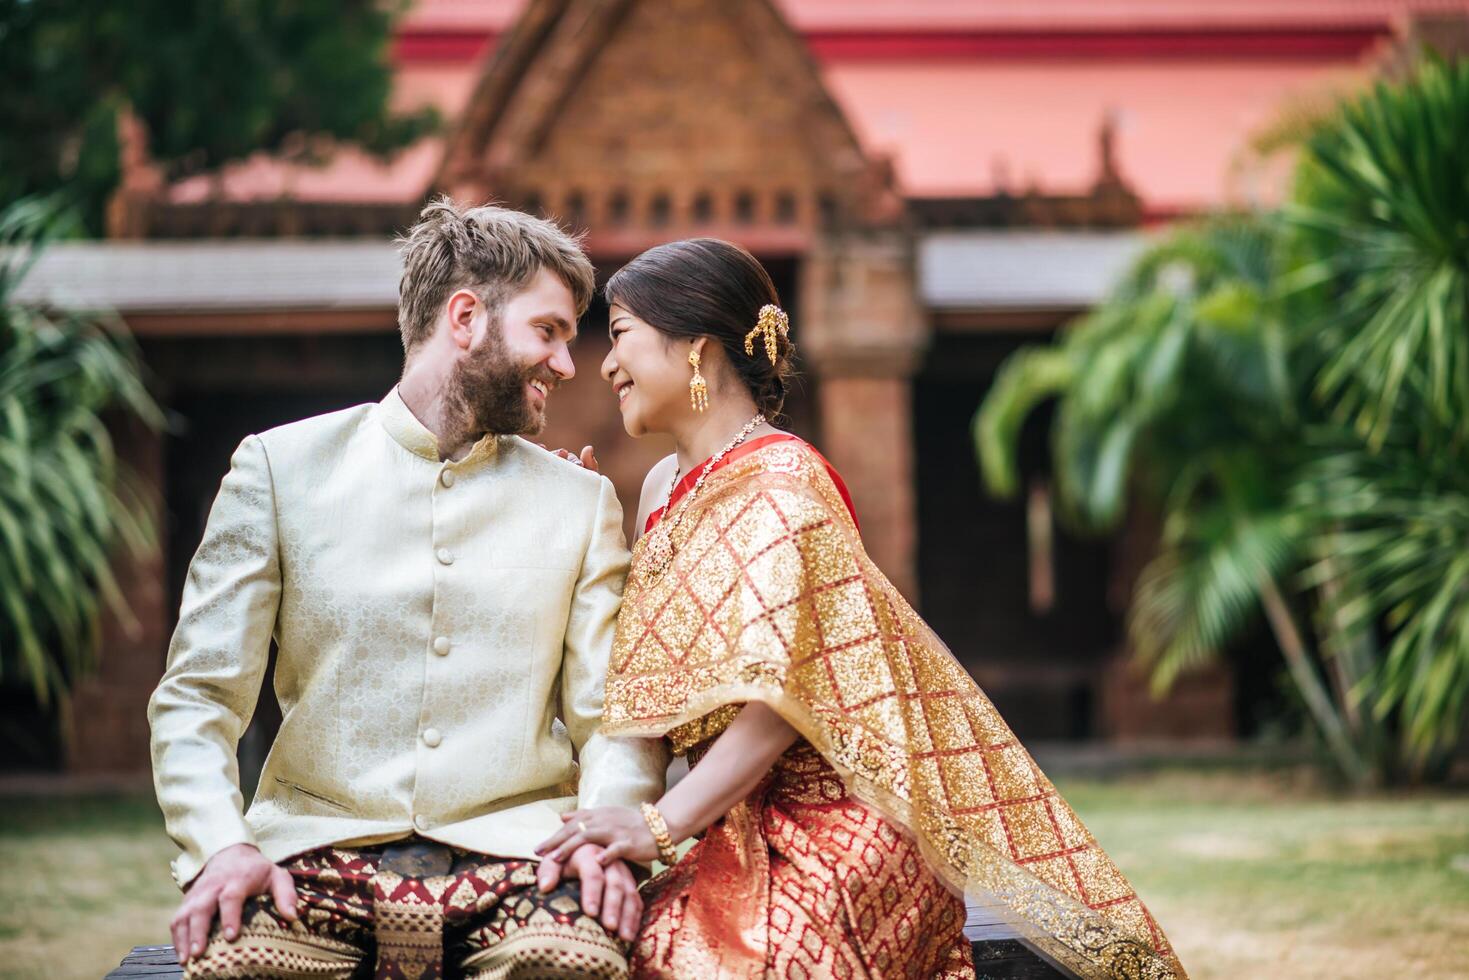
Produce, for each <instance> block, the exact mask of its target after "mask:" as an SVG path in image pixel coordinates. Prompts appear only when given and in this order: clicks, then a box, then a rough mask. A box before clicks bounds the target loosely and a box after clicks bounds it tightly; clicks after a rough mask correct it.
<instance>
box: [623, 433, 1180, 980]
mask: <svg viewBox="0 0 1469 980" xmlns="http://www.w3.org/2000/svg"><path fill="white" fill-rule="evenodd" d="M699 469H702V468H699ZM697 471H698V470H697V469H696V471H695V472H697ZM692 482H693V481H692V479H688V480H685V481H684V482H683V483H682V484H680V486H679V487H677V488H675V491H674V495H673V497H672V498H671V500H670V503H669V508H670V509H672V510H674V511H676V510H677V509H678V508H679V507H680V506H683V507H686V508H687V512H686V513H685V514H684V515H683V517H682V518H681V519H680V520H679V521H678V522H677V523H676V525H674V524H669V525H664V526H661V527H660V526H659V522H660V521H661V519H662V517H663V514H662V513H661V512H659V513H655V514H653V515H652V516H651V517H650V518H649V527H650V530H649V532H648V533H647V534H645V535H644V536H643V538H642V539H641V540H639V542H638V544H637V546H636V547H635V548H634V549H633V560H632V569H631V572H630V574H629V576H628V581H627V589H626V592H625V594H624V596H623V606H622V613H621V617H620V619H619V622H618V629H617V639H616V642H615V645H614V647H613V653H612V659H611V665H610V669H609V673H608V679H607V693H606V701H605V707H604V712H605V714H604V721H603V729H604V731H605V732H606V733H607V734H610V735H641V736H659V735H662V736H666V737H667V738H668V739H669V740H670V742H671V743H672V746H673V749H674V751H675V752H678V753H688V754H689V755H690V757H691V758H690V761H691V763H694V764H697V757H698V756H699V754H700V753H701V752H702V750H703V749H704V748H705V747H706V746H707V745H708V744H709V743H710V742H711V741H712V740H713V739H714V738H716V737H717V736H718V735H719V733H720V732H722V731H723V730H724V728H725V727H726V726H727V725H728V724H729V722H730V721H731V720H732V719H733V718H734V716H735V714H736V713H737V712H738V710H739V708H740V706H741V705H743V704H745V703H747V702H750V701H760V702H762V703H764V704H766V705H768V706H769V707H770V708H771V709H773V710H774V711H776V712H778V713H779V714H780V715H781V717H782V718H784V719H785V720H786V721H787V722H789V723H790V724H791V725H792V726H793V727H794V728H795V729H796V730H797V732H799V733H800V735H801V738H800V739H799V740H798V741H797V742H796V743H795V745H794V746H792V748H791V749H790V750H788V751H787V752H786V753H785V754H784V755H783V756H782V757H781V758H780V759H778V760H777V762H776V764H775V766H774V767H772V770H771V772H770V773H769V775H767V776H766V777H765V779H764V780H762V782H761V783H760V785H759V786H758V787H757V788H756V789H755V790H754V791H753V792H752V793H751V794H750V796H749V797H747V798H746V799H745V800H743V801H742V802H741V803H739V804H738V805H736V806H735V807H734V808H733V809H732V810H731V811H730V812H729V814H727V815H726V816H725V817H723V818H722V819H721V820H720V821H719V822H717V823H716V824H714V825H713V826H712V827H710V828H709V830H708V831H707V832H706V833H705V835H704V838H703V839H702V840H701V841H700V842H699V843H698V844H696V845H695V846H694V847H693V848H692V849H691V850H690V851H689V853H688V854H687V855H685V857H684V858H683V860H681V861H680V862H679V863H678V865H677V866H675V867H674V868H672V869H670V870H669V871H667V872H665V873H664V874H662V875H660V876H659V877H658V878H655V879H654V880H653V881H651V882H649V884H648V885H647V886H646V889H645V900H646V908H647V911H646V913H645V918H644V923H643V929H642V933H641V935H640V937H639V939H638V944H637V947H636V949H635V950H634V953H633V975H634V976H635V977H649V978H651V977H679V978H688V977H700V978H704V977H709V978H713V977H721V978H722V977H731V978H733V977H767V976H776V977H800V976H809V977H813V978H814V977H827V976H836V977H841V976H854V977H855V976H862V977H879V978H888V977H914V978H918V977H926V978H927V977H972V976H973V975H974V974H973V967H972V965H971V963H970V959H969V951H968V944H967V943H966V942H965V941H964V938H963V935H962V931H961V930H962V927H963V922H964V905H963V902H962V901H961V899H960V898H959V896H960V895H962V894H966V893H967V894H969V895H970V896H973V897H974V898H975V899H976V900H977V901H979V902H981V903H983V904H986V905H988V906H990V907H991V908H992V909H994V910H995V911H997V912H999V913H1000V914H1002V915H1003V916H1004V917H1005V918H1006V919H1007V921H1009V922H1010V924H1011V925H1012V926H1013V927H1014V929H1015V930H1016V932H1017V933H1018V934H1019V935H1020V936H1021V938H1022V939H1024V940H1025V941H1026V942H1027V943H1028V944H1030V945H1031V946H1032V947H1033V948H1034V949H1036V950H1037V951H1038V952H1040V953H1042V954H1043V955H1045V956H1046V957H1048V958H1049V959H1051V960H1052V961H1053V962H1055V963H1057V964H1059V965H1060V966H1062V967H1064V968H1066V969H1068V970H1070V971H1071V972H1072V973H1074V974H1076V975H1077V976H1080V977H1086V978H1091V977H1106V978H1149V980H1154V978H1156V980H1164V978H1178V980H1186V975H1185V973H1184V970H1183V967H1182V966H1181V965H1180V964H1179V962H1178V958H1177V956H1176V955H1175V954H1174V952H1173V949H1172V947H1171V946H1170V945H1169V943H1168V940H1167V938H1166V937H1165V936H1164V935H1163V932H1162V930H1161V929H1160V928H1159V927H1158V924H1157V923H1156V922H1155V921H1154V919H1153V917H1152V915H1151V914H1149V912H1148V910H1147V908H1146V907H1145V906H1144V905H1143V903H1142V901H1141V900H1140V899H1139V898H1138V896H1137V894H1136V893H1135V892H1134V891H1133V889H1132V886H1131V885H1130V884H1129V883H1128V881H1127V879H1126V878H1125V877H1123V875H1122V873H1121V872H1120V871H1119V870H1118V869H1117V867H1116V866H1115V865H1114V864H1113V863H1112V861H1111V860H1110V859H1109V858H1108V857H1107V855H1106V854H1105V853H1104V852H1103V851H1102V849H1101V847H1100V846H1098V844H1097V842H1096V841H1095V839H1093V837H1092V836H1091V834H1090V833H1089V832H1088V831H1087V829H1086V828H1085V827H1084V826H1082V824H1081V821H1080V820H1078V819H1077V817H1076V815H1075V814H1074V813H1073V812H1072V811H1071V808H1070V807H1069V806H1068V805H1067V804H1066V802H1065V800H1063V799H1062V798H1061V796H1060V795H1059V794H1058V793H1057V792H1056V789H1055V787H1053V786H1052V785H1051V783H1050V781H1049V780H1048V779H1046V777H1045V776H1044V775H1043V774H1042V773H1041V771H1040V769H1039V768H1038V767H1037V766H1036V764H1035V762H1034V761H1033V760H1032V759H1031V757H1030V755H1029V753H1027V752H1026V751H1025V749H1024V747H1023V746H1021V744H1020V743H1019V741H1018V740H1017V739H1016V738H1015V736H1014V734H1013V733H1012V732H1011V731H1010V729H1009V727H1008V726H1007V725H1006V724H1005V722H1004V720H1003V719H1002V718H1001V717H1000V716H999V713H998V712H996V711H995V709H994V706H993V705H991V704H990V701H989V699H988V698H987V697H985V695H984V693H983V692H982V691H981V690H980V689H979V687H978V686H977V685H976V684H975V683H974V681H973V679H972V678H970V676H969V674H968V673H967V672H966V671H965V670H964V668H963V667H961V666H960V665H959V663H958V662H957V661H956V660H955V659H954V657H953V655H952V654H950V652H949V650H948V648H947V647H945V646H944V644H943V643H942V641H940V640H939V639H938V637H937V636H935V635H934V634H933V632H932V631H931V630H930V629H929V628H928V626H927V625H926V624H925V623H924V622H923V621H922V619H920V618H919V616H918V614H917V613H916V612H914V611H913V609H912V607H911V606H909V605H908V603H907V602H906V601H905V600H904V599H903V597H902V596H901V595H900V594H899V593H898V592H897V590H896V589H894V588H893V586H892V585H891V583H889V582H888V580H887V579H886V577H884V576H883V574H882V572H881V571H879V570H878V569H877V567H876V566H875V565H874V564H873V563H872V561H871V559H870V558H868V556H867V554H866V552H865V550H864V549H863V547H862V542H861V538H860V536H859V532H858V527H857V522H856V519H855V517H854V515H853V513H852V510H851V503H850V499H849V498H848V496H847V494H846V490H845V488H844V487H843V486H842V483H841V479H840V477H839V476H838V475H837V474H836V473H835V471H834V470H832V469H831V467H830V465H829V464H828V463H826V461H825V460H824V459H822V458H821V456H820V455H819V454H818V453H817V452H816V451H815V450H814V449H812V448H811V447H810V446H809V445H807V444H806V443H804V442H802V441H800V440H799V439H796V438H794V437H791V436H786V435H783V434H782V435H772V436H766V437H764V438H761V439H757V440H754V441H752V442H749V443H746V444H745V445H743V446H741V447H740V448H739V449H737V450H735V451H734V452H732V453H730V454H729V455H728V456H726V457H725V459H724V460H722V461H721V463H720V464H719V466H718V467H717V468H715V469H714V470H711V472H710V473H709V476H708V477H707V479H706V480H705V483H704V486H703V489H702V490H701V491H700V492H699V493H698V494H697V495H695V496H693V497H692V498H688V499H686V498H687V494H688V488H689V487H690V486H691V485H692ZM670 529H671V530H672V540H671V544H672V548H673V557H672V559H671V560H668V561H664V560H660V559H658V558H657V557H656V555H657V553H658V552H659V551H660V550H663V549H661V548H660V547H659V546H658V545H657V544H654V545H653V547H651V548H650V542H651V541H653V540H654V539H655V538H656V536H657V535H658V534H667V533H668V532H669V531H670ZM664 554H666V551H664ZM650 555H651V556H650Z"/></svg>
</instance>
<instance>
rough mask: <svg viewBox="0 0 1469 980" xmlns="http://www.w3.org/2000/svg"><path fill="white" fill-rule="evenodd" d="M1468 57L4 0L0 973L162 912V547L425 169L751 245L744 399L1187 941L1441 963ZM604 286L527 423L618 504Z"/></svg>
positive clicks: (275, 391)
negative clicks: (563, 449)
mask: <svg viewBox="0 0 1469 980" xmlns="http://www.w3.org/2000/svg"><path fill="white" fill-rule="evenodd" d="M1466 56H1469V0H1437V2H1429V0H1268V2H1267V0H1188V2H1184V0H1105V2H1104V0H1030V2H1026V3H1019V2H1009V0H985V2H979V0H970V2H961V0H901V2H898V0H417V2H411V3H404V4H388V3H375V4H364V3H360V2H355V0H314V2H310V3H291V4H280V3H273V2H268V0H247V2H239V3H231V4H205V3H189V2H162V0H144V2H139V3H134V4H128V5H115V4H104V3H101V2H99V0H57V2H48V3H37V2H34V0H0V66H3V68H0V72H3V77H4V80H5V85H4V92H0V207H3V208H4V210H3V213H0V304H3V306H0V308H3V319H0V747H3V749H4V751H3V753H0V802H3V808H4V812H3V815H0V859H3V861H4V862H5V863H6V864H7V865H8V866H11V867H19V868H20V869H21V872H22V873H21V875H20V879H19V880H20V881H21V888H22V894H21V896H20V900H19V901H17V902H16V903H14V904H13V905H12V906H11V907H10V909H9V910H5V911H0V976H96V975H100V974H101V973H102V972H105V971H106V970H107V969H109V968H110V967H111V966H114V965H115V964H116V963H117V961H118V960H119V959H120V958H121V957H122V955H123V954H124V953H125V952H126V951H127V949H128V948H129V947H130V946H132V945H137V944H144V943H151V942H162V941H164V937H165V935H166V928H165V924H166V921H167V917H168V915H169V913H170V911H171V906H172V904H173V903H174V902H175V901H176V900H177V895H176V892H174V891H173V889H172V886H171V884H170V883H169V881H168V876H167V870H166V861H167V859H168V858H169V857H170V856H171V853H172V849H171V845H170V844H169V842H168V841H167V839H166V838H165V837H164V835H163V833H162V827H161V821H160V820H159V818H158V814H157V811H156V809H155V808H154V807H153V804H152V802H151V797H150V796H149V793H148V789H147V787H148V779H149V777H148V731H147V724H146V719H145V717H144V709H145V705H146V702H147V699H148V696H149V694H150V693H151V691H152V689H153V686H154V685H155V684H156V683H157V680H158V678H159V676H160V675H161V673H162V670H163V663H164V656H165V652H166V647H167V642H168V637H169V634H170V632H171V630H172V627H173V623H174V619H175V615H176V611H177V606H178V602H179V597H180V593H181V591H182V586H183V579H184V575H185V572H186V569H187V564H188V561H189V558H190V556H191V555H192V554H193V551H194V549H195V547H196V546H197V544H198V541H199V538H200V535H201V532H202V530H203V525H204V520H205V518H206V516H207V512H208V508H209V505H210V503H211V501H212V499H213V497H214V494H215V492H216V491H217V489H218V486H219V481H220V479H221V477H222V476H223V474H224V472H225V470H226V469H227V467H228V459H229V456H230V453H231V452H232V451H233V449H234V447H235V446H236V445H237V444H238V442H239V440H240V439H241V438H243V436H245V435H246V434H248V433H251V432H258V431H261V430H263V429H265V428H268V427H271V426H274V425H278V424H281V423H284V422H288V421H291V420H294V419H298V418H302V417H305V416H308V415H313V414H317V413H320V412H325V411H330V410H333V409H336V408H340V407H344V406H347V405H351V404H356V403H359V402H363V401H376V400H378V399H380V398H381V397H382V396H383V394H384V393H385V392H386V391H387V390H388V389H389V388H390V387H391V386H392V385H393V383H394V382H395V380H396V378H397V375H398V372H399V370H400V368H401V359H402V350H401V345H400V343H399V337H398V332H397V327H396V299H397V277H398V270H399V265H398V258H397V254H396V251H395V248H394V246H393V243H392V239H393V236H394V235H395V234H396V233H398V232H400V231H402V230H404V229H405V228H407V227H408V226H409V225H410V224H411V223H412V222H413V220H414V217H415V215H416V214H417V212H418V210H419V208H421V207H422V205H423V203H424V202H425V201H426V200H427V199H428V198H429V197H430V196H432V195H435V194H438V193H448V194H451V195H453V196H454V197H456V198H458V199H460V200H464V201H474V202H479V201H486V200H497V201H501V202H504V203H507V204H509V205H511V206H515V207H518V208H521V209H524V210H528V211H533V212H537V213H542V214H545V215H548V216H551V217H554V218H556V219H558V220H560V221H561V222H563V223H564V224H565V225H567V226H569V227H572V228H574V229H576V230H577V231H579V232H581V233H583V234H584V235H585V242H586V246H587V249H588V251H589V253H590V254H591V256H592V258H593V260H594V262H595V263H596V265H597V269H598V273H599V277H600V278H601V279H602V280H605V278H606V277H607V276H608V275H610V274H611V273H612V272H613V271H615V270H616V269H617V268H618V267H619V266H620V265H621V264H622V263H623V262H625V261H626V260H628V259H629V258H631V257H632V256H634V255H636V254H637V253H638V252H640V251H641V250H643V249H645V248H647V247H649V246H651V245H654V244H657V243H660V242H663V241H667V240H670V239H674V238H680V237H688V236H691V235H714V236H718V237H722V238H727V239H730V240H733V241H736V242H739V243H741V244H743V245H745V246H746V247H748V248H749V249H750V250H751V251H753V252H754V253H755V254H756V255H757V256H758V257H759V258H760V259H761V260H762V261H763V262H764V263H765V264H766V266H767V267H768V268H769V269H770V271H771V274H772V276H773V277H774V279H775V281H776V284H777V287H778V288H779V290H780V293H781V296H782V300H783V305H784V306H785V308H786V309H787V310H788V311H789V312H790V314H791V320H792V329H793V337H794V339H795V341H796V343H797V347H798V350H799V352H800V355H801V357H800V367H801V372H802V374H801V381H800V385H799V388H798V391H797V393H796V395H795V396H794V397H793V398H792V399H791V402H790V404H789V405H788V414H789V418H788V419H787V420H786V424H787V425H788V426H789V427H790V428H792V429H793V430H794V431H796V432H797V433H799V434H801V435H802V436H804V437H806V438H808V439H810V440H811V441H813V442H814V443H815V444H816V445H817V446H818V447H819V448H821V449H822V450H823V452H825V454H826V455H827V456H828V457H829V458H830V459H831V460H832V461H833V463H834V464H835V465H836V467H837V468H838V469H839V470H840V471H841V472H842V473H843V474H844V476H845V477H846V480H847V482H848V483H849V485H850V487H851V490H852V493H853V497H854V500H855V503H856V506H857V510H858V513H859V515H860V517H861V520H862V524H863V531H864V538H865V540H866V542H867V546H868V549H869V551H870V552H871V553H872V555H873V557H874V558H875V559H876V560H877V561H878V563H879V564H880V565H881V567H882V568H883V569H884V571H885V572H886V573H887V574H888V576H889V577H890V578H892V580H893V581H894V582H895V583H896V584H897V585H898V586H899V587H900V588H901V589H902V590H903V591H904V592H905V594H907V595H908V596H909V597H910V598H911V599H912V600H913V601H914V602H915V603H916V604H917V605H918V607H919V609H920V610H921V611H922V613H923V614H924V616H925V617H926V618H927V619H928V620H929V622H930V623H931V624H932V625H933V626H934V627H935V629H936V630H937V631H938V633H939V634H940V635H941V636H942V637H943V638H944V639H945V640H946V641H947V642H948V644H949V645H950V646H951V648H952V649H953V651H954V653H955V655H956V656H957V657H958V658H959V659H960V660H961V661H962V662H963V664H964V665H965V667H966V668H968V669H969V670H970V672H971V673H972V674H973V675H974V676H975V677H976V678H977V679H978V680H979V682H980V683H981V685H982V686H983V687H984V688H985V690H986V691H987V692H988V693H989V694H990V696H991V697H992V698H993V700H994V701H995V702H996V704H997V705H998V707H999V708H1000V710H1001V711H1002V712H1003V713H1004V714H1005V716H1006V718H1007V719H1008V720H1009V721H1010V723H1011V725H1012V726H1013V727H1014V729H1015V730H1016V732H1017V733H1018V734H1019V736H1020V737H1021V739H1022V740H1023V741H1025V742H1026V743H1027V745H1029V746H1030V747H1031V748H1032V750H1033V751H1034V752H1035V753H1036V754H1037V756H1038V758H1039V760H1040V762H1041V764H1042V766H1043V767H1045V768H1047V769H1048V771H1050V772H1051V773H1052V774H1053V775H1055V776H1056V777H1057V781H1058V783H1059V784H1060V785H1061V788H1062V790H1063V792H1065V793H1067V795H1068V797H1069V798H1070V799H1071V800H1072V802H1073V804H1074V805H1075V806H1076V808H1077V809H1078V811H1079V812H1080V814H1081V815H1082V817H1083V818H1084V819H1085V820H1087V821H1088V823H1089V824H1090V825H1091V826H1092V828H1093V830H1094V831H1095V832H1096V833H1097V835H1098V837H1099V838H1100V839H1101V840H1102V842H1103V844H1104V845H1105V846H1107V847H1108V849H1109V850H1110V851H1112V853H1113V856H1114V858H1116V860H1117V861H1118V862H1119V864H1121V865H1122V867H1123V868H1124V869H1125V870H1126V871H1127V872H1128V873H1129V874H1130V875H1131V876H1132V877H1133V879H1134V882H1135V883H1136V884H1137V885H1138V887H1139V889H1140V890H1141V891H1142V892H1143V893H1144V895H1145V896H1147V897H1148V900H1149V902H1150V905H1152V907H1153V910H1154V911H1155V913H1156V914H1157V915H1158V917H1159V919H1160V920H1161V921H1162V922H1163V924H1164V925H1165V927H1167V928H1168V929H1169V931H1170V934H1171V935H1172V937H1173V938H1174V940H1175V942H1176V943H1177V945H1178V946H1179V949H1180V953H1181V956H1182V959H1183V961H1184V963H1185V964H1186V965H1187V966H1188V967H1189V968H1190V970H1191V972H1193V974H1194V975H1195V976H1200V977H1241V976H1291V977H1297V976H1300V977H1377V976H1383V975H1394V976H1397V975H1404V976H1423V977H1429V976H1434V977H1448V976H1469V796H1466V795H1465V794H1464V792H1463V787H1464V785H1465V782H1466V762H1465V760H1466V756H1469V751H1466V735H1465V727H1466V726H1465V705H1466V701H1469V457H1466V437H1469V60H1466ZM605 328H606V309H605V306H604V305H602V304H600V302H599V303H596V304H594V306H593V308H592V310H591V311H590V312H589V313H588V315H587V318H586V320H585V321H584V322H583V324H582V327H581V335H582V336H581V339H580V340H579V341H578V342H577V344H576V347H575V349H574V351H573V353H574V356H575V358H576V360H577V364H578V368H579V373H578V376H577V378H576V379H575V381H574V382H572V383H571V384H570V385H568V386H566V387H564V388H562V389H560V390H558V392H557V394H556V396H555V398H554V400H553V403H552V406H551V410H552V425H551V426H550V428H549V429H548V431H547V432H546V435H545V440H546V442H547V443H548V444H550V445H553V446H555V445H564V446H569V447H572V448H574V449H575V448H580V447H581V446H582V445H584V444H586V443H592V444H594V445H595V446H596V447H597V451H598V457H599V459H600V461H601V463H602V467H603V471H604V472H605V473H606V474H607V475H608V476H610V477H611V478H612V480H613V481H614V483H615V484H616V485H617V488H618V491H619V493H620V495H621V497H622V500H623V503H624V506H625V508H626V509H627V511H628V513H629V515H631V513H632V511H633V510H634V509H635V504H636V500H637V494H638V490H639V487H640V486H641V482H642V478H643V475H644V474H645V472H646V470H647V467H648V466H649V465H650V464H651V463H652V462H653V461H655V460H656V459H658V458H659V457H660V456H661V455H663V454H664V453H665V452H666V451H667V448H668V447H667V446H665V445H657V444H654V441H653V440H644V441H640V442H634V441H633V440H631V439H629V438H628V437H626V435H625V434H624V433H623V431H622V426H621V420H620V417H619V415H618V413H617V411H616V407H615V399H614V398H613V396H612V395H611V393H610V391H608V390H607V389H606V387H605V386H604V385H603V383H602V382H601V380H600V379H599V378H598V377H597V376H596V375H597V366H598V365H599V364H600V362H601V360H602V358H603V356H604V355H605V353H606V350H607V338H606V334H605ZM630 519H631V517H630V516H629V520H630ZM630 530H631V528H630V526H629V531H630ZM278 724H279V709H278V707H277V706H276V705H275V703H274V699H273V696H272V695H271V693H270V691H269V690H268V689H267V690H266V692H264V694H263V696H262V698H261V702H260V706H259V708H258V710H257V715H256V718H255V721H254V722H253V723H252V726H251V730H250V732H249V733H248V734H247V736H246V738H245V740H244V743H243V744H242V746H241V766H242V778H243V780H244V782H245V783H246V787H247V796H248V791H249V787H250V785H251V784H252V782H253V778H254V774H255V773H256V772H258V770H259V767H260V765H261V763H262V762H263V758H264V753H265V751H266V750H267V749H268V747H269V742H270V739H271V737H272V735H273V733H274V731H275V728H276V726H277V725H278Z"/></svg>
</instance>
